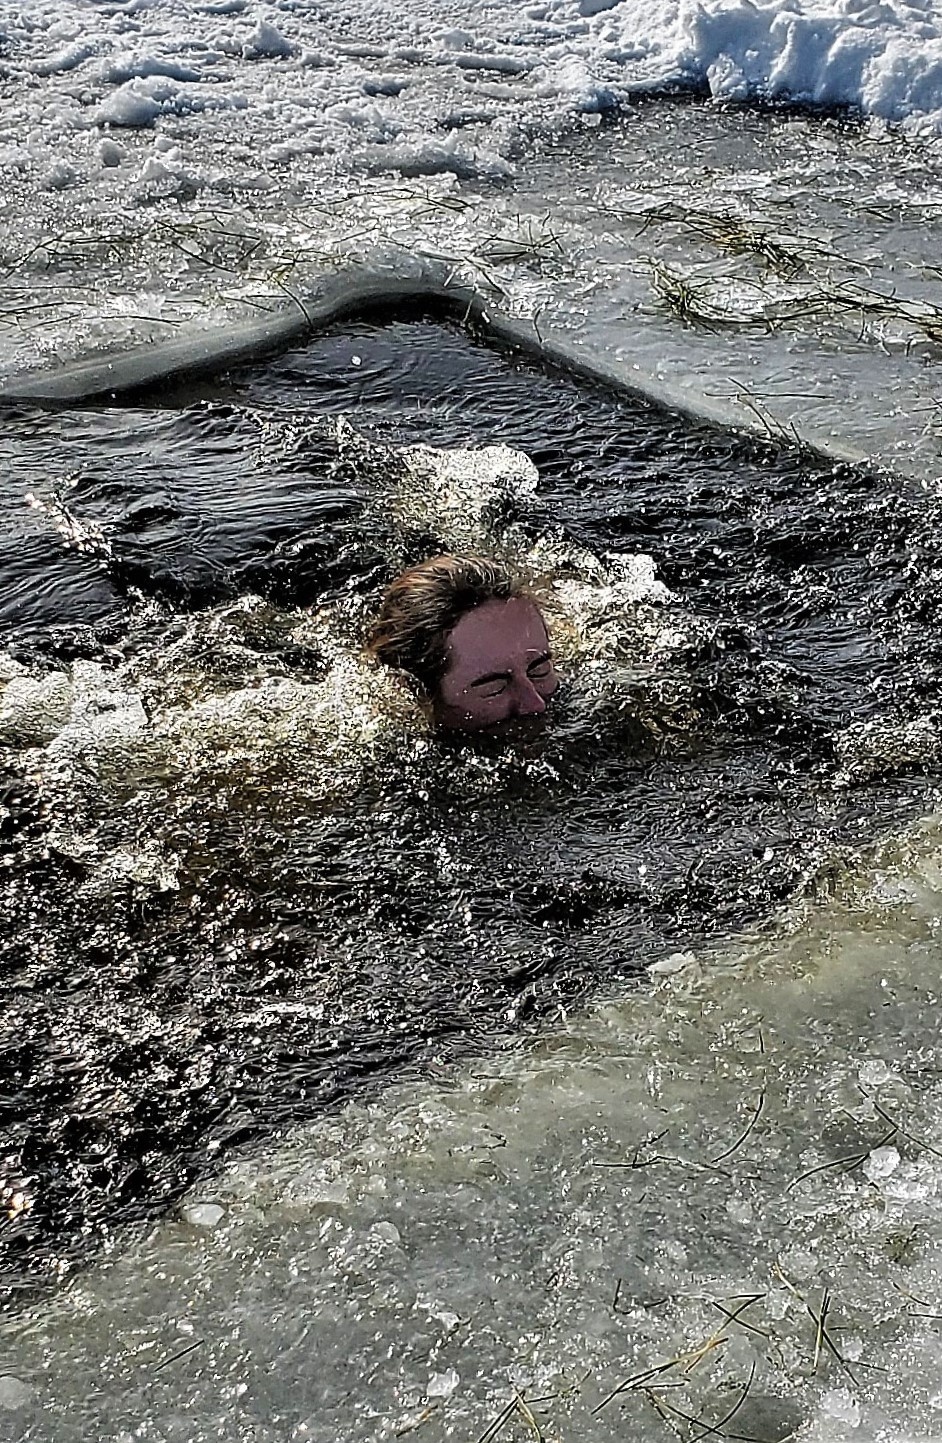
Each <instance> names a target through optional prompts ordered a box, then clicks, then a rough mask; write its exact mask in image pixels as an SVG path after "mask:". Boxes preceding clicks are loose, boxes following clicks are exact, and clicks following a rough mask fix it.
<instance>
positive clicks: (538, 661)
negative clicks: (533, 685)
mask: <svg viewBox="0 0 942 1443" xmlns="http://www.w3.org/2000/svg"><path fill="white" fill-rule="evenodd" d="M552 670H553V658H552V657H551V656H550V655H549V653H547V654H546V655H545V656H538V657H536V658H535V659H534V660H533V661H531V662H530V665H529V666H528V667H527V676H528V677H529V678H530V680H531V681H544V680H545V679H546V677H548V676H549V674H550V672H551V671H552Z"/></svg>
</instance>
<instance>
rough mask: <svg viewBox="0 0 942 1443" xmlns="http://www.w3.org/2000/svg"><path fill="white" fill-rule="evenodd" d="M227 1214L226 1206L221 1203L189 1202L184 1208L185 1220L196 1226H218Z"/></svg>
mask: <svg viewBox="0 0 942 1443" xmlns="http://www.w3.org/2000/svg"><path fill="white" fill-rule="evenodd" d="M225 1215H226V1210H225V1208H224V1207H220V1205H219V1203H211V1202H194V1203H187V1205H186V1207H185V1208H184V1209H183V1218H184V1221H185V1222H188V1223H191V1224H192V1226H193V1227H195V1228H215V1227H218V1226H219V1224H220V1223H221V1222H222V1220H223V1218H224V1217H225Z"/></svg>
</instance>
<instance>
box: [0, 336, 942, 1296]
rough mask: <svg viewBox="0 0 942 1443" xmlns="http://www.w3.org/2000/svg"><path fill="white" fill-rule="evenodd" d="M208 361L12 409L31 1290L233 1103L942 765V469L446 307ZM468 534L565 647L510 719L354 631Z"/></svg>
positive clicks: (430, 1040) (165, 1199) (144, 1204)
mask: <svg viewBox="0 0 942 1443" xmlns="http://www.w3.org/2000/svg"><path fill="white" fill-rule="evenodd" d="M355 363H356V364H355ZM351 375H354V376H356V378H357V380H356V383H355V387H353V386H352V385H351V380H350V378H351ZM205 389H206V395H205V397H204V399H203V400H202V401H200V402H193V398H192V396H190V397H188V399H189V400H190V401H191V404H190V405H188V406H186V407H184V408H183V409H182V410H178V409H176V406H175V404H174V397H173V395H172V394H171V393H170V392H167V391H165V392H164V393H163V394H162V396H154V397H151V398H149V399H150V404H148V405H145V403H144V398H140V399H139V400H138V401H137V402H135V404H134V405H132V406H128V407H125V408H115V409H112V410H109V411H105V412H101V413H97V414H96V413H92V412H84V413H71V412H67V413H50V414H45V413H30V414H25V413H23V414H20V415H19V416H18V417H17V418H15V420H14V422H13V426H14V427H15V428H17V429H15V430H14V429H12V427H11V434H12V437H13V439H15V440H16V441H17V442H18V443H19V444H18V447H17V451H16V454H17V455H18V457H19V462H18V465H19V469H18V470H14V471H13V472H12V474H11V476H10V480H11V482H12V488H11V489H12V490H13V491H14V493H15V492H17V491H20V492H22V491H26V490H30V491H31V494H32V495H33V509H32V511H31V512H30V515H31V517H32V519H33V520H34V521H35V523H36V525H37V527H39V526H40V524H41V523H42V524H44V525H45V528H46V529H45V532H44V533H43V532H42V531H40V530H37V531H36V533H35V534H36V536H37V537H41V538H42V539H43V547H44V549H43V550H42V551H41V553H38V557H39V559H40V560H41V563H42V568H43V571H42V575H43V577H44V580H45V584H44V586H37V587H35V588H32V589H30V588H29V586H28V585H24V586H22V587H20V588H16V589H14V590H13V592H12V593H11V595H10V596H9V597H7V598H6V610H5V614H4V625H5V631H6V638H7V644H8V647H9V654H8V658H7V659H6V660H4V662H3V672H2V674H0V675H2V683H0V684H2V701H0V735H2V739H3V743H4V747H5V750H4V754H3V763H4V769H5V770H4V778H5V780H4V793H3V813H2V823H3V833H2V839H0V840H2V842H3V849H2V856H3V860H4V867H3V871H2V873H0V886H2V889H3V907H4V911H5V915H6V916H7V918H8V919H9V922H10V926H9V930H8V932H7V934H5V935H4V937H3V939H2V941H0V948H2V949H3V961H4V965H5V969H6V977H7V995H6V1002H5V1018H6V1026H7V1031H6V1037H5V1040H4V1064H5V1070H6V1075H7V1076H8V1077H9V1078H11V1079H12V1081H13V1090H12V1091H11V1094H10V1096H9V1097H8V1099H6V1104H5V1105H6V1107H7V1119H8V1121H7V1128H6V1134H5V1140H6V1149H5V1157H4V1174H5V1184H4V1186H5V1192H4V1206H5V1208H6V1210H7V1212H8V1213H9V1217H8V1219H7V1226H6V1228H5V1239H4V1242H5V1247H6V1254H5V1256H6V1269H7V1270H6V1273H5V1276H4V1282H5V1284H7V1285H9V1286H10V1287H11V1288H12V1289H13V1290H14V1293H15V1294H17V1293H25V1291H26V1290H27V1289H28V1288H29V1287H33V1286H36V1285H41V1284H44V1283H45V1284H48V1283H53V1282H55V1281H56V1280H58V1279H61V1278H62V1277H67V1276H68V1275H69V1273H70V1271H71V1269H72V1268H73V1267H74V1266H75V1264H76V1263H77V1262H79V1261H80V1260H82V1259H83V1258H85V1257H87V1255H88V1253H89V1251H90V1250H91V1249H93V1248H98V1247H100V1246H101V1245H102V1244H105V1245H106V1246H107V1245H109V1244H110V1241H111V1239H112V1238H113V1236H114V1233H115V1229H116V1228H118V1227H119V1226H120V1225H121V1224H124V1223H127V1222H129V1221H134V1220H137V1219H140V1218H142V1217H147V1216H153V1215H155V1214H156V1213H159V1212H160V1211H161V1210H163V1209H166V1208H167V1207H168V1206H170V1205H171V1204H172V1203H173V1202H174V1200H175V1199H176V1198H178V1197H179V1196H180V1194H181V1192H182V1190H183V1189H184V1188H185V1187H186V1186H187V1184H188V1183H189V1182H191V1181H192V1180H193V1179H194V1178H197V1177H207V1178H210V1177H211V1176H212V1172H213V1169H214V1168H215V1167H216V1166H217V1165H218V1164H219V1162H220V1160H221V1159H222V1158H223V1157H224V1156H225V1155H226V1153H227V1151H228V1150H230V1149H231V1148H232V1147H233V1146H234V1145H236V1144H238V1143H239V1142H245V1141H246V1140H249V1139H251V1138H254V1137H258V1136H259V1135H263V1134H265V1133H267V1132H269V1131H270V1130H271V1129H273V1128H276V1127H280V1126H284V1125H285V1124H286V1123H288V1122H290V1121H291V1120H296V1119H299V1118H302V1117H308V1116H310V1115H312V1114H316V1113H318V1112H320V1111H322V1110H323V1109H324V1108H325V1107H327V1106H334V1105H336V1104H337V1103H338V1102H340V1101H342V1100H343V1099H345V1098H347V1097H349V1096H350V1095H351V1094H357V1095H359V1094H362V1093H366V1092H369V1091H374V1092H375V1090H376V1089H377V1088H378V1086H380V1085H381V1084H382V1083H384V1082H385V1081H386V1080H387V1079H388V1078H390V1077H392V1076H395V1077H400V1078H401V1077H402V1076H403V1075H407V1076H409V1075H414V1074H416V1073H417V1072H420V1071H424V1072H429V1071H431V1072H432V1073H435V1072H438V1071H441V1070H442V1069H444V1070H445V1072H446V1073H448V1074H451V1073H452V1072H453V1069H454V1068H455V1066H456V1063H457V1062H458V1061H459V1060H460V1059H461V1058H462V1057H465V1056H467V1055H468V1054H469V1053H471V1052H474V1051H479V1050H481V1049H482V1048H484V1047H490V1046H499V1045H501V1044H502V1043H503V1041H505V1040H506V1039H507V1038H508V1037H513V1036H514V1035H516V1034H518V1033H519V1032H520V1031H521V1030H522V1031H526V1030H527V1029H530V1028H533V1027H538V1026H540V1025H542V1024H544V1023H545V1022H546V1021H547V1020H553V1019H557V1018H559V1017H560V1016H562V1015H565V1014H567V1013H569V1012H571V1011H572V1009H573V1008H574V1007H578V1005H579V1004H580V1001H581V1000H582V999H584V998H585V997H587V996H592V995H594V994H595V993H596V992H597V991H598V990H599V988H603V989H605V988H610V987H611V986H612V985H614V984H619V985H620V984H622V983H624V982H625V981H626V980H627V979H628V978H630V977H632V976H635V975H636V974H637V973H638V972H639V971H640V970H641V969H643V968H644V967H645V966H646V965H647V964H649V963H651V962H654V961H657V960H658V959H663V958H664V957H665V956H670V955H672V954H674V953H676V952H683V951H685V950H687V949H688V948H689V947H690V946H692V945H699V943H700V942H702V940H703V939H704V938H709V937H714V938H716V937H723V936H726V935H728V934H729V933H730V931H731V930H734V929H736V928H739V927H742V926H744V925H748V924H749V923H750V922H752V921H754V920H756V919H758V918H761V917H764V916H767V915H768V914H769V913H770V911H772V910H773V909H774V908H775V907H776V906H778V905H780V904H781V903H782V902H785V901H787V900H788V899H789V898H790V897H792V896H793V895H794V894H795V893H796V891H797V892H800V891H801V889H802V888H803V887H804V886H805V885H806V884H807V882H808V881H809V879H812V878H814V877H815V876H816V875H817V873H818V871H819V870H820V868H821V866H822V865H824V864H825V863H830V862H835V863H839V859H840V858H841V856H843V855H844V854H845V850H846V849H849V852H848V853H847V854H848V855H853V854H854V852H855V850H856V849H857V848H858V847H859V846H860V845H862V844H865V843H866V842H868V841H869V840H870V839H871V838H872V837H873V835H874V832H875V831H881V830H884V829H886V828H890V827H892V826H894V825H896V824H897V823H898V822H899V821H900V820H903V819H906V818H911V817H912V816H913V815H915V814H916V813H917V812H918V810H919V809H920V808H922V807H924V806H925V805H926V804H927V799H928V798H931V797H932V796H933V795H934V787H935V784H936V782H937V778H938V751H939V722H938V681H937V678H938V672H939V654H938V647H939V635H940V630H939V626H938V618H937V608H938V586H937V578H936V570H935V567H936V543H935V538H936V536H937V531H938V516H937V498H935V497H934V496H932V495H931V494H926V493H923V492H921V491H920V490H918V489H917V488H912V489H908V488H906V487H904V486H901V485H900V484H899V483H898V482H896V481H895V480H893V479H891V478H887V477H881V476H878V475H874V474H868V473H863V472H855V471H852V470H849V469H847V468H844V467H840V466H834V465H831V464H828V463H818V464H817V465H812V464H810V463H808V462H807V461H805V460H803V459H802V458H801V457H800V456H797V455H795V454H794V453H788V452H778V453H776V452H773V451H771V450H768V449H761V448H760V449H756V448H755V447H754V446H750V445H748V444H744V443H740V442H737V441H735V440H734V439H733V438H730V437H729V436H728V435H724V434H723V433H719V432H715V431H710V430H708V429H704V428H701V429H699V430H697V429H695V428H691V427H690V426H689V425H687V424H686V423H682V422H680V421H678V420H677V418H675V417H672V416H670V415H666V414H664V413H661V412H658V411H656V410H654V409H652V408H651V407H647V406H643V405H638V404H637V403H631V402H628V401H624V400H622V401H617V400H615V399H613V398H612V397H611V396H610V395H608V394H605V393H600V392H597V391H592V390H587V389H586V388H585V387H581V386H579V385H577V384H576V383H574V382H573V381H571V380H568V379H565V378H562V377H550V376H546V375H541V374H539V373H537V372H534V371H533V369H532V368H530V367H528V366H526V365H521V364H520V363H519V362H514V361H513V360H512V359H510V358H506V357H501V356H499V355H495V354H494V353H492V352H491V351H489V350H487V349H486V348H484V347H482V346H480V345H476V344H474V343H472V342H471V341H470V340H469V339H468V338H467V337H466V336H464V335H463V334H462V333H461V332H460V331H459V330H457V329H454V328H452V329H451V330H444V331H443V330H441V328H439V327H437V326H435V325H433V324H432V323H430V322H429V321H427V320H413V321H408V322H406V321H402V322H397V323H394V324H391V325H388V326H385V327H383V326H380V327H377V326H372V325H367V324H362V325H360V326H357V327H353V328H351V329H349V330H347V331H339V332H337V333H336V334H334V335H331V336H327V337H324V338H323V339H322V340H321V341H319V342H318V343H317V344H315V345H313V346H311V347H309V348H305V349H301V350H297V351H294V352H291V353H289V354H287V355H286V356H284V357H283V358H281V359H280V360H279V361H278V362H277V363H273V364H272V365H271V366H269V367H266V368H256V369H250V370H246V371H243V372H237V373H233V374H231V375H230V376H229V377H227V378H225V379H223V380H221V381H220V382H218V383H216V384H215V385H214V386H212V387H210V386H207V387H206V388H205ZM177 400H179V397H178V398H177ZM160 402H162V404H158V403H160ZM351 403H352V404H354V405H355V407H356V415H357V421H358V425H359V427H360V429H359V431H354V430H353V429H352V428H351V427H350V426H349V424H348V423H346V424H344V425H343V426H341V427H340V429H339V430H338V429H337V427H336V425H335V424H334V423H332V422H329V421H328V419H327V413H329V412H331V411H333V412H335V413H336V412H342V411H344V410H346V409H347V408H348V407H349V406H350V405H351ZM66 437H68V440H69V442H70V446H69V448H68V450H67V452H65V454H67V456H68V471H67V473H66V474H65V475H64V476H56V477H55V479H52V480H50V476H49V468H48V459H49V458H50V457H56V456H61V455H62V454H63V452H64V446H63V441H64V439H65V438H66ZM498 439H499V444H498ZM488 441H489V442H491V446H490V449H488V450H478V451H475V452H469V451H467V450H461V449H459V450H457V451H452V452H447V451H443V450H436V449H435V448H442V447H445V446H446V445H449V444H450V445H452V446H458V447H462V446H467V445H469V444H471V443H474V444H475V445H477V446H478V447H480V445H481V443H482V442H488ZM419 443H421V446H420V445H419ZM513 447H518V448H521V449H519V450H516V451H515V450H513V449H512V448H513ZM13 514H14V516H16V515H17V514H18V513H15V512H14V513H13ZM458 542H460V543H461V544H465V545H466V544H480V545H484V546H485V547H486V548H487V549H492V548H497V549H499V550H503V551H505V552H506V553H508V554H510V555H511V556H512V557H514V558H515V559H516V561H517V563H518V564H519V565H521V566H523V567H524V568H525V569H526V570H527V571H528V573H529V574H530V575H531V576H532V579H533V581H534V584H535V585H536V586H538V587H539V588H540V594H541V596H543V598H544V604H545V605H546V608H547V614H548V616H549V617H550V620H551V625H552V627H553V635H554V642H555V644H556V647H557V650H558V652H559V655H560V659H561V661H562V664H563V669H564V672H566V674H567V675H568V684H567V688H566V691H565V693H564V695H563V696H562V697H561V699H560V702H559V704H558V706H557V707H556V708H555V709H554V716H553V717H552V719H551V723H550V725H548V726H547V727H546V728H545V729H544V730H543V731H541V732H539V733H537V734H534V735H530V734H527V735H525V736H521V737H518V738H516V739H514V741H513V743H512V744H511V745H508V746H506V747H498V748H492V747H490V746H488V745H487V744H486V743H482V744H481V746H480V747H470V746H467V747H459V748H452V747H449V746H445V745H442V744H441V743H439V742H437V741H436V740H435V739H434V738H432V737H430V735H429V734H428V731H427V728H426V727H425V725H424V723H423V721H422V718H421V716H420V715H419V713H418V712H417V710H416V708H415V705H414V703H413V702H412V701H411V699H410V698H409V697H408V695H407V693H406V692H405V691H403V690H402V689H401V688H398V687H397V686H396V685H395V683H394V682H393V681H392V680H391V679H390V678H389V677H388V676H386V675H385V674H383V673H377V672H375V671H371V670H370V669H369V668H368V667H365V666H364V665H363V664H362V662H361V661H360V660H358V648H359V644H360V639H361V637H362V629H363V623H364V618H365V616H366V615H368V613H369V609H370V607H371V605H372V604H373V600H374V598H375V595H376V591H377V588H378V587H379V585H380V584H381V582H382V580H383V578H384V577H386V576H388V575H389V574H391V573H392V572H393V571H394V570H395V569H396V568H398V567H399V566H400V565H401V564H402V562H403V561H407V560H409V559H410V558H412V557H413V556H417V555H426V554H429V552H430V551H434V550H436V549H438V548H440V547H442V546H448V545H452V544H457V543H458ZM37 544H39V543H38V542H37ZM70 578H71V580H70ZM79 583H81V584H79ZM67 584H68V585H70V586H74V587H75V589H73V590H63V591H62V592H61V593H60V587H62V588H65V587H66V585H67ZM57 594H64V595H65V596H66V597H67V598H68V610H69V619H68V620H65V619H64V617H63V615H62V612H60V609H59V606H58V604H57V601H56V597H57ZM102 616H104V620H102ZM203 1201H205V1200H203ZM210 1201H211V1199H210ZM195 1205H196V1206H197V1207H200V1206H201V1205H202V1203H201V1200H200V1199H199V1198H197V1199H196V1204H195ZM199 1216H200V1218H203V1219H205V1217H206V1214H205V1213H200V1214H199ZM200 1225H201V1226H202V1225H203V1224H202V1222H201V1223H200Z"/></svg>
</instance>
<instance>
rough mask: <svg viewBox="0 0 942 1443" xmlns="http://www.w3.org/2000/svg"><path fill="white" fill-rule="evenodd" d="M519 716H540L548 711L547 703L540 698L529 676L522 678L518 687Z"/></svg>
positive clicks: (517, 706) (517, 707) (517, 709)
mask: <svg viewBox="0 0 942 1443" xmlns="http://www.w3.org/2000/svg"><path fill="white" fill-rule="evenodd" d="M516 701H517V705H516V708H515V710H516V714H517V716H539V715H540V714H541V713H542V712H545V711H546V701H545V699H544V698H543V697H541V696H540V693H539V692H538V691H537V689H536V687H535V686H534V685H533V683H532V681H531V680H530V678H529V677H528V676H526V677H521V679H520V683H519V685H518V687H517V698H516Z"/></svg>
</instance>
